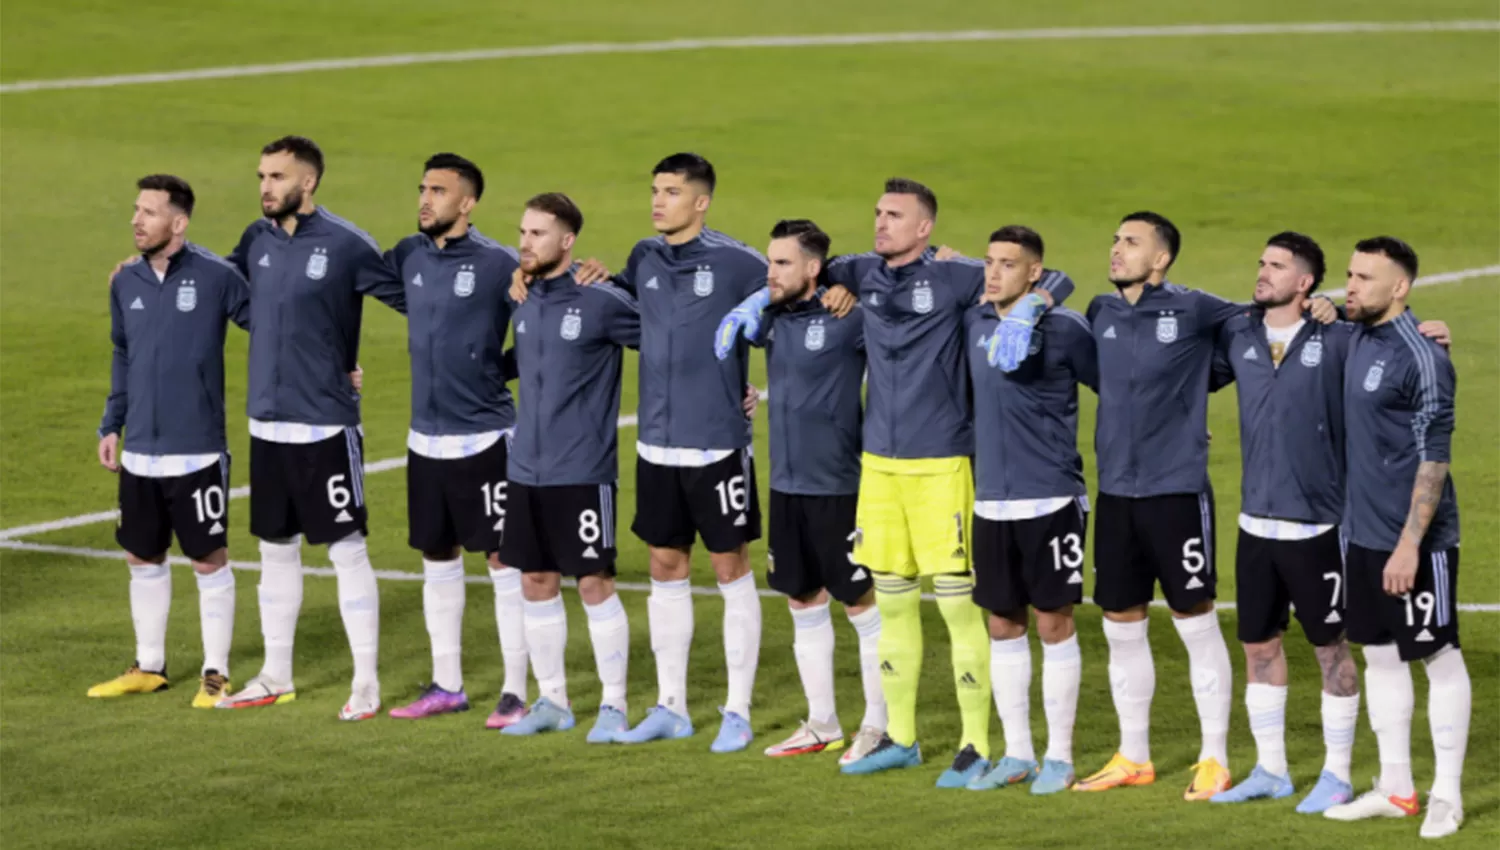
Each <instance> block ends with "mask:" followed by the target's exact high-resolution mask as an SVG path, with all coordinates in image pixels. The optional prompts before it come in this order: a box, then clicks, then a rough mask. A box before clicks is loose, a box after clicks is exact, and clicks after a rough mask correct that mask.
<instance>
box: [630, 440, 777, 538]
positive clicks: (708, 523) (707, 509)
mask: <svg viewBox="0 0 1500 850" xmlns="http://www.w3.org/2000/svg"><path fill="white" fill-rule="evenodd" d="M630 530H631V531H634V532H635V536H637V537H639V538H641V540H643V541H645V543H646V545H647V546H656V547H658V548H673V549H683V548H687V547H689V546H692V545H693V538H694V536H695V535H696V536H700V537H702V538H703V545H704V546H705V547H707V548H708V551H710V552H733V551H736V550H737V549H739V548H740V547H741V546H743V545H744V544H746V543H749V542H750V541H752V540H759V539H760V496H759V495H758V494H757V493H756V490H755V462H754V459H753V458H751V457H750V451H749V449H741V450H739V451H737V452H734V453H733V454H731V455H730V456H729V457H726V458H724V459H723V460H721V461H718V462H716V463H711V464H709V465H708V466H660V465H658V464H654V463H652V462H650V461H648V460H643V459H641V458H639V457H638V458H636V461H635V522H633V523H632V524H631V526H630Z"/></svg>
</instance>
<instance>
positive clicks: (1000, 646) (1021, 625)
mask: <svg viewBox="0 0 1500 850" xmlns="http://www.w3.org/2000/svg"><path fill="white" fill-rule="evenodd" d="M979 507H980V506H976V510H977V509H978V508H979ZM1015 525H1017V523H1015V522H1006V521H1002V520H998V519H986V518H985V517H983V516H980V515H978V514H977V513H976V515H975V516H974V518H973V520H972V530H973V550H974V551H973V563H974V590H973V594H972V597H973V600H974V603H975V604H976V605H978V606H979V607H980V608H982V609H984V610H986V611H988V612H990V614H989V637H990V687H991V690H992V691H993V693H994V698H995V710H996V713H998V714H999V715H1000V726H1001V728H1002V729H1003V730H1004V732H1005V755H1004V757H1002V758H1000V759H998V760H996V762H995V764H994V766H993V767H992V768H990V769H989V770H988V771H986V772H985V773H984V774H982V775H980V776H976V777H974V778H973V779H972V780H970V781H969V783H968V788H969V790H971V791H985V790H990V789H994V788H1004V787H1007V786H1010V785H1018V784H1022V783H1025V782H1030V781H1031V780H1032V779H1034V778H1036V771H1037V764H1036V752H1035V751H1034V750H1033V749H1032V741H1031V644H1030V642H1029V641H1028V639H1027V623H1028V622H1029V621H1030V613H1029V610H1030V609H1029V607H1028V604H1029V602H1030V598H1029V596H1028V595H1027V593H1026V586H1025V581H1024V577H1023V576H1022V574H1021V558H1020V551H1019V548H1020V547H1019V545H1018V542H1017V541H1016V539H1015V534H1014V528H1013V526H1015Z"/></svg>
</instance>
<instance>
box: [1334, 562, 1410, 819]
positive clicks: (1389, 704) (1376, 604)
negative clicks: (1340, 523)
mask: <svg viewBox="0 0 1500 850" xmlns="http://www.w3.org/2000/svg"><path fill="white" fill-rule="evenodd" d="M1389 555H1390V553H1388V552H1380V551H1375V550H1371V549H1364V548H1362V547H1359V546H1354V545H1350V546H1349V551H1348V560H1347V564H1348V576H1349V577H1348V584H1349V611H1348V622H1349V640H1350V641H1351V642H1353V643H1357V644H1361V645H1362V646H1363V647H1364V656H1365V710H1366V712H1367V713H1368V715H1369V718H1370V729H1371V731H1373V732H1374V733H1375V742H1376V746H1377V747H1378V748H1379V751H1380V776H1379V778H1378V779H1377V780H1376V782H1375V787H1374V788H1373V789H1372V790H1370V791H1368V792H1366V793H1364V794H1361V795H1360V796H1358V797H1355V798H1354V799H1353V800H1351V801H1349V802H1347V803H1343V804H1341V805H1336V806H1332V807H1330V808H1328V809H1327V810H1326V811H1324V812H1323V814H1324V816H1325V817H1328V818H1331V819H1333V820H1344V821H1347V820H1363V819H1365V818H1371V817H1394V818H1399V817H1411V816H1415V815H1416V814H1417V812H1418V811H1419V810H1420V803H1419V802H1418V801H1417V793H1416V785H1415V783H1414V782H1413V781H1412V775H1411V719H1412V714H1413V712H1414V709H1415V704H1416V694H1415V691H1414V689H1413V686H1412V678H1411V668H1410V666H1409V665H1408V664H1407V662H1406V661H1405V660H1403V659H1402V657H1401V650H1400V649H1399V647H1398V644H1397V637H1398V636H1397V627H1398V625H1404V623H1405V616H1406V608H1405V600H1403V599H1400V598H1393V597H1390V596H1387V595H1386V593H1385V589H1384V587H1383V585H1382V573H1383V572H1384V571H1385V563H1386V560H1387V559H1388V558H1389Z"/></svg>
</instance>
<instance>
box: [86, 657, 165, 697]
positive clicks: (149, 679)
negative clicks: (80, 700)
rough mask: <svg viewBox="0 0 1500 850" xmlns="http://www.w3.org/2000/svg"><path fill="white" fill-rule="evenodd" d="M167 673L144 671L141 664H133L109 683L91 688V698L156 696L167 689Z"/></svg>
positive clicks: (101, 683) (102, 683)
mask: <svg viewBox="0 0 1500 850" xmlns="http://www.w3.org/2000/svg"><path fill="white" fill-rule="evenodd" d="M167 685H168V682H167V677H166V673H165V672H162V673H153V672H151V671H150V670H142V669H141V666H140V665H139V664H131V665H130V669H129V670H126V671H125V672H124V673H121V674H120V675H118V676H116V677H114V678H113V679H110V680H109V681H108V682H100V683H99V684H97V685H95V686H93V687H92V688H89V696H91V697H95V698H100V697H123V696H125V695H126V694H154V693H156V692H157V691H164V690H166V689H167Z"/></svg>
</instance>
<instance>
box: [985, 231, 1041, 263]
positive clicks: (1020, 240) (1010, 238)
mask: <svg viewBox="0 0 1500 850" xmlns="http://www.w3.org/2000/svg"><path fill="white" fill-rule="evenodd" d="M996 242H1010V243H1013V244H1015V245H1020V246H1021V247H1022V248H1025V249H1026V250H1028V251H1030V252H1031V253H1033V254H1035V255H1036V258H1037V259H1038V260H1040V259H1041V258H1042V257H1043V256H1044V252H1045V251H1046V246H1045V245H1043V244H1042V235H1041V234H1040V233H1037V232H1036V231H1035V230H1032V229H1031V228H1029V227H1027V226H1026V225H1024V224H1007V225H1005V226H1004V227H1002V228H1000V229H999V230H997V231H995V232H994V233H991V234H990V244H994V243H996Z"/></svg>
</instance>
